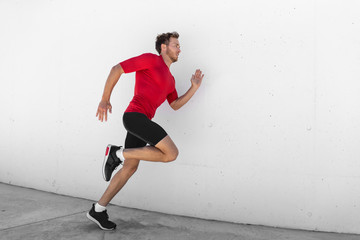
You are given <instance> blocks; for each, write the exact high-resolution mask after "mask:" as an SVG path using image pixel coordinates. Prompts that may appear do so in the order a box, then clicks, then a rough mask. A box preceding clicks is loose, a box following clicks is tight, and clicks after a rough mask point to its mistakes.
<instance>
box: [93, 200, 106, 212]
mask: <svg viewBox="0 0 360 240" xmlns="http://www.w3.org/2000/svg"><path fill="white" fill-rule="evenodd" d="M105 210H106V206H102V205H100V204H99V203H98V202H97V203H96V204H95V212H103V211H105Z"/></svg>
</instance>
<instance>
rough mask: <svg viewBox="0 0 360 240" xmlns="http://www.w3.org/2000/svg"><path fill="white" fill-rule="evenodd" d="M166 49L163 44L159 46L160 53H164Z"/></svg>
mask: <svg viewBox="0 0 360 240" xmlns="http://www.w3.org/2000/svg"><path fill="white" fill-rule="evenodd" d="M166 48H167V46H166V44H165V43H163V44H161V52H165V51H166Z"/></svg>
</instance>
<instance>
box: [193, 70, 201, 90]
mask: <svg viewBox="0 0 360 240" xmlns="http://www.w3.org/2000/svg"><path fill="white" fill-rule="evenodd" d="M203 77H204V74H202V72H201V70H200V69H197V70H196V71H195V74H193V75H192V77H191V85H192V86H194V87H196V88H199V87H200V85H201V82H202V79H203Z"/></svg>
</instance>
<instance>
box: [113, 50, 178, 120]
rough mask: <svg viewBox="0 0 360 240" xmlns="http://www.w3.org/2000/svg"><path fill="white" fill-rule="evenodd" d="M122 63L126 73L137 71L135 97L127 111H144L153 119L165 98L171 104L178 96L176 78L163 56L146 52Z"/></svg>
mask: <svg viewBox="0 0 360 240" xmlns="http://www.w3.org/2000/svg"><path fill="white" fill-rule="evenodd" d="M120 65H121V67H122V69H123V70H124V72H125V73H130V72H136V75H135V79H136V81H135V92H134V97H133V99H132V100H131V102H130V104H129V106H128V108H127V109H126V110H125V112H139V113H143V114H145V115H146V116H147V117H148V118H149V119H152V118H153V117H154V115H155V112H156V109H157V108H158V107H159V106H160V105H161V104H162V103H163V102H164V101H165V99H167V100H168V102H169V104H171V103H172V102H173V101H174V100H176V99H177V98H178V94H177V92H176V89H175V79H174V77H173V75H171V72H170V69H169V68H168V66H167V65H166V64H165V62H164V60H163V58H162V56H159V55H155V54H152V53H145V54H142V55H140V56H137V57H134V58H130V59H128V60H126V61H123V62H121V63H120Z"/></svg>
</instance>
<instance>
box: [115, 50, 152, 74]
mask: <svg viewBox="0 0 360 240" xmlns="http://www.w3.org/2000/svg"><path fill="white" fill-rule="evenodd" d="M154 57H156V55H155V54H152V53H144V54H142V55H140V56H137V57H133V58H129V59H128V60H125V61H123V62H121V63H120V65H121V67H122V69H123V70H124V72H125V73H131V72H137V71H141V70H144V69H148V68H150V67H151V66H152V64H153V63H154Z"/></svg>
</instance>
